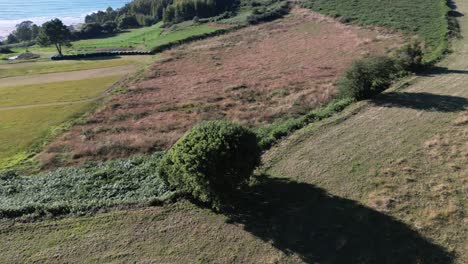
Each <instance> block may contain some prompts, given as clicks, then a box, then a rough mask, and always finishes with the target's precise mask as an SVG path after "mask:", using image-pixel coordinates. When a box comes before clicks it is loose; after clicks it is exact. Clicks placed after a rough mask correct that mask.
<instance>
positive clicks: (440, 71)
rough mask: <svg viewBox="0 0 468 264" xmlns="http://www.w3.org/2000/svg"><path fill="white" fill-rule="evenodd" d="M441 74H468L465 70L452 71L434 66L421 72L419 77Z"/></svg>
mask: <svg viewBox="0 0 468 264" xmlns="http://www.w3.org/2000/svg"><path fill="white" fill-rule="evenodd" d="M441 74H468V71H465V70H451V69H449V68H447V67H439V66H432V67H429V68H427V69H424V70H421V71H419V72H418V73H417V75H418V76H429V77H433V76H436V75H441Z"/></svg>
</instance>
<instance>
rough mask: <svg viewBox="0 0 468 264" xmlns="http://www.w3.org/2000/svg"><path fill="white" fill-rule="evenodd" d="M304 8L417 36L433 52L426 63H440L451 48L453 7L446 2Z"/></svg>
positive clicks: (364, 1)
mask: <svg viewBox="0 0 468 264" xmlns="http://www.w3.org/2000/svg"><path fill="white" fill-rule="evenodd" d="M303 5H304V6H305V7H308V8H311V9H313V10H315V11H318V12H321V13H324V14H326V15H330V16H334V17H345V18H347V19H348V20H350V21H356V22H357V23H359V24H362V25H378V26H384V27H389V28H394V29H398V30H402V31H405V32H411V33H417V34H418V35H419V36H420V37H421V38H422V39H423V40H424V42H425V43H426V45H427V47H428V48H429V49H430V50H431V52H429V53H427V54H426V56H425V58H424V59H425V61H427V62H432V61H434V60H436V59H438V58H439V57H440V56H441V55H442V54H443V53H444V52H445V51H446V50H447V48H448V39H447V38H448V33H449V25H448V20H447V15H448V12H449V7H448V6H447V1H446V0H412V1H408V0H392V1H375V0H360V1H355V0H306V1H304V3H303Z"/></svg>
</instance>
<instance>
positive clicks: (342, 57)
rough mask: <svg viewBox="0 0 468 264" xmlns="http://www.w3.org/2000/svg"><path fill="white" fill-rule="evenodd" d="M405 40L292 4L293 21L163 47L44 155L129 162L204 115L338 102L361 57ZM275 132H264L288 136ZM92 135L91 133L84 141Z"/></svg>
mask: <svg viewBox="0 0 468 264" xmlns="http://www.w3.org/2000/svg"><path fill="white" fill-rule="evenodd" d="M402 43H403V39H402V38H401V36H399V35H391V34H386V35H385V37H381V32H379V31H375V30H369V29H362V28H359V27H356V26H350V27H343V26H342V25H341V24H340V23H338V22H337V21H335V20H333V19H330V18H326V17H324V16H322V15H319V14H316V13H313V12H311V11H310V10H307V9H300V8H297V9H293V10H292V11H291V14H290V15H289V16H288V17H286V18H283V19H279V20H276V21H273V22H269V23H264V24H261V25H258V26H252V27H246V28H243V29H240V30H237V31H235V32H230V33H228V34H225V35H222V36H219V37H215V38H210V39H206V40H203V41H197V42H194V43H191V44H188V45H183V46H181V47H180V48H175V49H172V50H170V51H167V52H164V53H162V54H161V58H160V60H158V61H157V62H155V63H153V65H152V66H151V67H148V69H147V70H146V71H145V72H144V76H145V78H144V79H141V80H139V81H137V82H134V83H132V84H131V85H129V87H128V88H127V89H125V90H124V91H123V92H122V93H121V94H118V95H116V96H114V97H113V98H112V99H110V100H109V101H107V102H106V103H105V104H104V105H103V107H102V108H101V109H100V111H98V112H97V113H95V114H93V115H91V116H90V120H99V121H98V122H94V121H90V122H88V123H84V124H80V125H77V126H75V127H73V128H72V129H71V130H70V131H69V132H68V133H67V134H66V135H64V136H63V137H61V138H60V139H58V140H56V141H55V142H53V143H51V145H50V146H49V147H47V149H46V150H45V151H44V153H45V154H47V155H56V156H57V157H58V158H57V159H56V160H62V161H63V163H60V164H62V165H69V164H80V163H83V162H84V161H86V160H87V159H92V160H96V159H103V160H105V159H112V158H125V157H128V156H129V155H133V154H134V153H149V152H151V151H154V150H166V149H167V148H168V147H169V146H171V145H172V144H173V143H174V142H175V140H177V139H178V138H179V137H180V136H181V135H183V134H184V133H185V132H186V131H187V130H188V129H189V128H190V127H191V126H193V125H194V124H196V123H197V122H200V121H202V120H213V119H229V120H234V121H237V122H240V123H243V124H246V125H249V126H251V127H261V126H264V125H267V124H271V123H273V122H274V121H277V120H280V119H286V118H295V117H301V116H303V115H305V114H306V113H308V112H309V111H310V110H311V109H314V108H317V107H320V106H322V105H323V104H325V103H327V102H328V101H329V100H331V99H332V98H333V96H334V95H335V92H336V91H335V87H334V83H335V82H336V80H337V78H338V77H339V75H340V74H341V73H343V72H344V71H345V70H346V67H348V66H349V65H350V64H351V63H352V61H354V60H356V59H358V58H361V57H362V56H364V55H366V54H387V52H388V51H389V50H392V49H395V48H397V47H399V46H400V45H402ZM311 47H313V48H311ZM331 51H333V52H331ZM339 105H342V104H339ZM332 108H333V107H332ZM337 108H339V107H337ZM328 112H333V110H332V111H328ZM312 115H314V116H315V115H317V116H321V117H323V116H325V114H323V113H313V114H312ZM314 118H315V117H311V116H308V117H307V118H305V119H308V120H310V119H314ZM305 119H303V118H298V119H296V120H292V121H290V122H289V123H290V124H292V123H294V125H297V124H299V123H302V122H303V120H305ZM273 130H274V129H272V128H271V127H269V128H268V132H266V131H263V132H265V133H270V132H271V134H273V133H277V134H279V133H282V132H279V131H278V130H279V129H277V130H276V131H273ZM265 133H264V134H265ZM83 134H87V135H92V136H90V137H86V140H81V139H82V138H83V137H82V135H83ZM120 145H124V146H126V148H120V147H119V146H120ZM114 146H115V148H116V150H115V151H111V150H112V149H113V148H114ZM101 148H102V149H105V150H107V152H106V151H100V149H101ZM90 150H93V151H90ZM90 153H99V154H98V155H92V156H90ZM60 157H63V158H60ZM70 157H78V158H75V159H70ZM60 164H51V165H53V166H57V165H59V166H60Z"/></svg>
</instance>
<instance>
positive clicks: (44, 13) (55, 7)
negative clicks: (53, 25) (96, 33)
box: [0, 0, 130, 37]
mask: <svg viewBox="0 0 468 264" xmlns="http://www.w3.org/2000/svg"><path fill="white" fill-rule="evenodd" d="M129 1H130V0H20V1H17V0H0V37H5V36H7V35H8V34H9V33H10V32H11V31H13V30H14V28H15V25H17V24H18V23H20V22H22V21H25V20H31V21H33V22H34V23H36V24H42V23H44V22H45V21H47V20H50V19H52V18H60V19H61V20H62V21H63V22H64V23H65V24H67V25H71V24H77V23H82V22H84V18H85V16H86V15H87V14H89V13H92V12H95V11H98V10H105V9H106V8H107V7H109V6H111V7H112V8H119V7H122V6H124V5H125V4H126V3H128V2H129Z"/></svg>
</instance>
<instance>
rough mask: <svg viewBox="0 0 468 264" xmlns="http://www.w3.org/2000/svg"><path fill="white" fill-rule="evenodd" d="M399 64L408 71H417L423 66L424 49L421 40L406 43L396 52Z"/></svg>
mask: <svg viewBox="0 0 468 264" xmlns="http://www.w3.org/2000/svg"><path fill="white" fill-rule="evenodd" d="M396 57H397V60H398V63H399V66H401V67H402V68H403V70H406V71H417V70H418V69H420V68H421V67H422V66H423V57H424V51H423V48H422V45H421V43H420V42H419V41H413V42H411V43H409V44H406V45H404V46H403V47H401V48H400V49H398V50H397V52H396Z"/></svg>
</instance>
